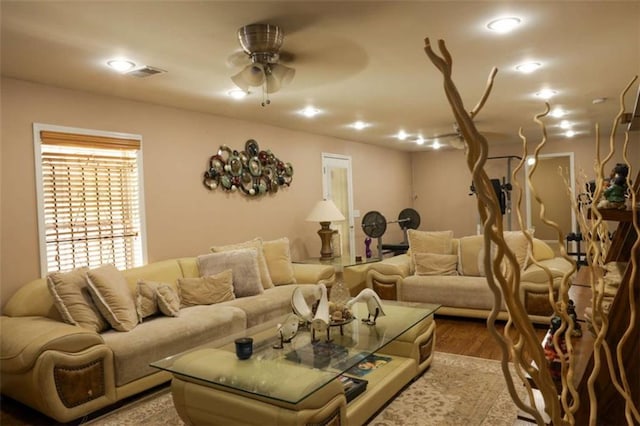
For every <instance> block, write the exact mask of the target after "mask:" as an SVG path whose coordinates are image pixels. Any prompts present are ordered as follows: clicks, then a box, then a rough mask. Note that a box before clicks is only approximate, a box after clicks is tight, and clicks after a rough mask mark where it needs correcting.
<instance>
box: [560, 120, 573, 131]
mask: <svg viewBox="0 0 640 426" xmlns="http://www.w3.org/2000/svg"><path fill="white" fill-rule="evenodd" d="M560 128H561V129H570V128H571V123H570V122H569V121H567V120H562V121H561V122H560Z"/></svg>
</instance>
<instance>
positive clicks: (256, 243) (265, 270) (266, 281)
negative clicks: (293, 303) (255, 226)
mask: <svg viewBox="0 0 640 426" xmlns="http://www.w3.org/2000/svg"><path fill="white" fill-rule="evenodd" d="M238 249H252V250H255V251H256V255H257V257H258V269H259V270H260V281H261V284H262V287H263V288H271V287H273V281H272V280H271V276H270V275H269V267H268V266H267V261H266V259H265V256H264V249H263V246H262V239H261V238H254V239H253V240H249V241H245V242H243V243H238V244H229V245H226V246H213V247H211V251H212V252H214V253H221V252H225V251H231V250H238Z"/></svg>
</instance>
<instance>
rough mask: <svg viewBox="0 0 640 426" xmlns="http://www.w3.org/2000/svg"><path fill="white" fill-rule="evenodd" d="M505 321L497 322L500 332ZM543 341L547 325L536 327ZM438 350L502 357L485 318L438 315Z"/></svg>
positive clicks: (494, 357)
mask: <svg viewBox="0 0 640 426" xmlns="http://www.w3.org/2000/svg"><path fill="white" fill-rule="evenodd" d="M504 324H505V323H504V321H499V322H497V323H496V329H497V330H498V332H499V333H502V332H503V331H504ZM535 329H536V333H537V335H538V337H539V340H540V341H542V338H543V337H544V334H545V333H546V332H547V326H544V325H538V326H536V327H535ZM436 351H439V352H446V353H452V354H458V355H466V356H472V357H476V358H485V359H496V360H499V359H502V354H501V352H500V349H499V346H498V344H497V343H496V341H495V339H494V338H493V337H492V336H491V334H490V333H489V330H487V322H486V320H484V319H470V318H457V317H443V316H436Z"/></svg>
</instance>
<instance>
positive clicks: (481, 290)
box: [402, 275, 505, 310]
mask: <svg viewBox="0 0 640 426" xmlns="http://www.w3.org/2000/svg"><path fill="white" fill-rule="evenodd" d="M402 287H403V288H402V300H403V301H406V302H421V303H437V304H440V305H442V306H447V307H453V308H469V309H491V308H492V306H493V293H492V292H491V290H490V289H489V285H488V284H487V280H486V278H484V277H462V276H436V275H429V276H425V275H423V276H420V275H412V276H409V277H407V278H405V279H404V280H403V282H402ZM500 309H501V310H504V309H505V306H504V302H501V304H500Z"/></svg>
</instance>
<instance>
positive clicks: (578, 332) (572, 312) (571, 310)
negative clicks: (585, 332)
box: [567, 299, 582, 337]
mask: <svg viewBox="0 0 640 426" xmlns="http://www.w3.org/2000/svg"><path fill="white" fill-rule="evenodd" d="M567 314H568V315H569V318H571V321H572V322H573V330H572V331H571V335H572V336H574V337H580V336H582V327H580V323H579V322H578V314H576V305H575V303H573V300H571V299H569V306H567Z"/></svg>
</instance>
